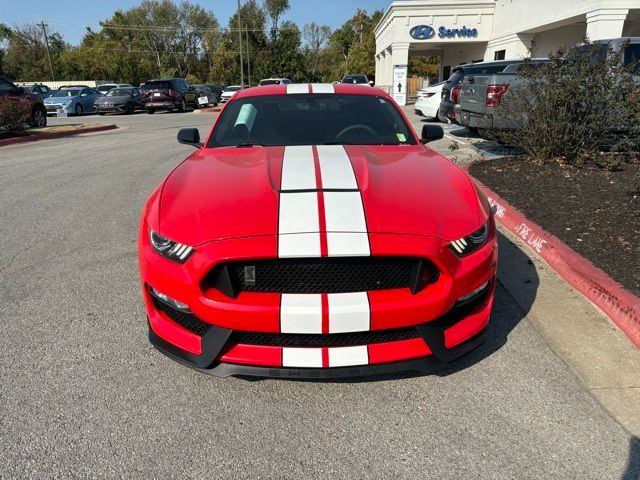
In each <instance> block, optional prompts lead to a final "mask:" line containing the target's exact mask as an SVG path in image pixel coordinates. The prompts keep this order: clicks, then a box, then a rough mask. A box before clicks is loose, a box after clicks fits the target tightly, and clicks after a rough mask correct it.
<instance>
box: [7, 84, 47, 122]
mask: <svg viewBox="0 0 640 480" xmlns="http://www.w3.org/2000/svg"><path fill="white" fill-rule="evenodd" d="M5 101H11V102H18V103H21V104H22V105H24V106H25V110H27V109H28V110H29V112H30V115H29V118H26V119H25V120H27V121H29V124H30V125H31V126H32V127H46V126H47V111H46V110H45V107H44V103H43V102H42V99H41V98H40V96H38V95H36V94H34V93H30V92H26V91H25V90H24V88H23V87H19V86H17V85H16V84H14V83H13V82H11V81H10V80H9V79H7V78H6V77H3V76H0V102H5Z"/></svg>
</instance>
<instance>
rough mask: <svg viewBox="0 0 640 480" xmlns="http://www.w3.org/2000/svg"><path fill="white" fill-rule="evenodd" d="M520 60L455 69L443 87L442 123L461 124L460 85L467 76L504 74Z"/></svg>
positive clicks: (476, 64)
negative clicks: (509, 66) (508, 67)
mask: <svg viewBox="0 0 640 480" xmlns="http://www.w3.org/2000/svg"><path fill="white" fill-rule="evenodd" d="M517 61H518V60H498V61H495V62H478V63H469V64H464V65H459V66H457V67H455V68H454V69H453V73H452V74H451V76H450V77H449V78H448V79H447V81H446V82H444V86H443V87H442V101H441V102H440V110H439V111H438V118H439V119H440V121H442V122H445V123H447V122H452V123H457V124H460V103H459V102H460V90H461V89H462V87H461V85H460V83H461V82H462V79H463V78H464V76H465V75H490V74H492V73H499V72H502V71H503V70H504V69H505V68H506V67H507V66H508V65H511V64H512V63H516V62H517Z"/></svg>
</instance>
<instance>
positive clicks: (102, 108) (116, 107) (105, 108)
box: [94, 103, 127, 113]
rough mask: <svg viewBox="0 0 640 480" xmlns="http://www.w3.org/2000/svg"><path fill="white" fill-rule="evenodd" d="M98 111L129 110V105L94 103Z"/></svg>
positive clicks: (119, 111) (116, 111)
mask: <svg viewBox="0 0 640 480" xmlns="http://www.w3.org/2000/svg"><path fill="white" fill-rule="evenodd" d="M94 107H95V109H96V112H97V113H122V112H126V111H127V105H126V104H124V103H122V104H119V105H108V106H107V105H100V104H96V105H94Z"/></svg>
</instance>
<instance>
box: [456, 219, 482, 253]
mask: <svg viewBox="0 0 640 480" xmlns="http://www.w3.org/2000/svg"><path fill="white" fill-rule="evenodd" d="M488 236H489V222H487V223H485V224H484V225H483V226H482V227H480V228H479V229H478V230H476V231H475V232H473V233H471V234H470V235H467V236H466V237H461V238H459V239H458V240H454V241H452V242H451V244H450V248H451V250H453V253H455V254H456V255H457V256H459V257H464V256H466V255H469V254H470V253H473V252H475V251H476V250H478V249H479V248H480V247H482V246H483V245H484V244H485V243H487V237H488Z"/></svg>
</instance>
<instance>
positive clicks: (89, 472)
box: [0, 113, 640, 480]
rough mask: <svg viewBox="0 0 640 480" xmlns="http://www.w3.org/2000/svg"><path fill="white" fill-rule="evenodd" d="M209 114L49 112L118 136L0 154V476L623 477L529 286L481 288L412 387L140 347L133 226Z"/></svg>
mask: <svg viewBox="0 0 640 480" xmlns="http://www.w3.org/2000/svg"><path fill="white" fill-rule="evenodd" d="M213 115H214V114H194V113H185V114H179V113H175V114H164V113H161V114H156V115H153V116H149V115H146V114H144V113H142V114H136V115H132V116H117V117H110V116H107V117H83V118H81V119H77V120H76V119H72V118H70V119H51V123H72V122H76V121H78V122H81V123H96V122H97V123H101V122H106V123H116V124H117V125H118V126H119V127H120V128H119V129H117V130H113V131H109V132H103V133H98V134H90V135H83V136H77V137H70V138H62V139H55V140H46V141H40V142H36V143H30V144H21V145H16V146H9V147H2V148H0V205H1V206H2V208H1V210H0V245H2V248H0V318H1V319H2V326H3V332H2V335H0V459H2V460H1V461H0V477H1V478H27V477H33V478H54V477H56V478H60V477H67V478H69V477H74V478H84V477H92V478H93V477H101V478H113V477H126V478H176V477H182V478H300V477H305V478H306V477H308V478H324V477H333V478H391V477H394V478H433V479H460V478H474V479H475V478H478V479H485V478H487V479H489V478H496V479H503V478H516V479H525V478H531V479H542V478H563V479H564V478H580V479H624V480H631V479H636V478H638V472H639V468H640V441H639V440H638V438H637V437H634V436H633V435H631V434H630V433H629V432H628V430H626V429H625V428H623V427H622V426H621V424H620V423H619V422H618V421H616V419H615V418H614V417H613V416H612V415H611V414H609V413H608V412H607V411H606V410H605V409H604V408H603V407H602V406H601V404H600V403H599V402H598V401H597V400H596V399H594V397H593V396H592V395H591V394H590V393H589V391H588V390H587V389H585V387H584V384H583V382H582V381H581V380H580V379H579V378H578V376H577V375H576V374H575V373H574V371H573V369H572V368H570V366H569V365H568V364H567V363H566V362H565V361H564V360H563V359H562V358H561V357H560V356H558V355H557V354H556V353H555V352H554V349H553V348H552V347H550V346H549V344H548V343H547V342H546V341H545V339H544V338H543V336H542V335H541V334H540V333H539V332H538V330H537V329H536V327H535V324H534V323H532V322H531V321H530V320H529V318H528V316H529V314H530V311H532V308H533V304H534V303H535V302H536V301H537V300H536V298H535V289H534V290H533V291H534V294H533V295H532V296H531V297H530V298H529V299H525V300H524V301H523V300H522V299H520V301H516V300H515V298H514V297H513V296H512V295H511V294H510V293H509V292H508V291H507V290H506V289H505V287H504V286H503V285H502V284H500V285H499V287H498V291H497V297H496V305H495V310H494V315H493V318H492V325H493V327H492V334H491V337H490V340H489V341H488V342H487V343H486V344H485V345H484V346H483V347H481V349H479V350H477V351H476V352H474V353H472V354H471V355H470V356H468V357H466V358H465V359H464V360H463V361H462V362H461V363H459V364H457V365H454V366H452V367H450V368H448V369H447V370H444V371H442V372H440V373H438V374H434V375H428V376H409V375H399V376H392V377H379V378H372V379H371V378H369V379H366V380H364V381H324V382H320V381H290V380H278V379H261V380H256V379H248V378H234V377H232V378H226V379H219V378H213V377H209V376H206V375H203V374H200V373H197V372H194V371H192V370H190V369H187V368H185V367H183V366H181V365H178V364H177V363H175V362H173V361H171V360H169V359H167V358H166V357H164V356H162V355H161V354H159V353H158V352H156V351H155V350H154V349H153V348H152V347H151V346H150V345H149V343H148V341H147V337H146V335H147V325H146V319H145V313H144V308H143V305H142V301H141V295H140V287H139V279H138V272H137V261H136V234H137V229H138V223H139V216H140V212H141V209H142V205H143V202H144V200H145V198H146V197H147V195H148V194H149V193H150V192H151V191H152V189H153V188H154V187H155V186H156V185H157V184H158V183H159V182H160V180H161V179H162V178H163V177H164V176H165V175H166V174H167V173H168V172H170V171H171V169H172V168H173V167H175V166H176V165H177V164H178V162H180V160H181V159H183V158H184V157H185V156H186V155H188V154H189V153H190V152H191V151H192V149H191V148H190V147H187V146H184V145H179V144H178V143H177V142H176V133H177V130H178V129H179V128H180V127H183V126H194V127H199V128H200V130H201V133H202V134H204V133H205V132H206V131H207V130H208V128H209V125H210V123H211V121H212V119H213V118H214V117H213ZM501 243H502V244H503V245H501V247H502V248H503V250H506V248H507V246H508V245H509V244H508V240H506V239H505V238H504V237H501ZM512 255H513V252H512ZM539 281H540V280H539V279H538V278H537V277H536V275H535V271H533V273H532V274H531V278H529V280H528V282H529V284H531V283H533V284H534V285H536V283H537V282H539Z"/></svg>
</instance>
